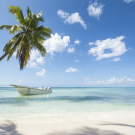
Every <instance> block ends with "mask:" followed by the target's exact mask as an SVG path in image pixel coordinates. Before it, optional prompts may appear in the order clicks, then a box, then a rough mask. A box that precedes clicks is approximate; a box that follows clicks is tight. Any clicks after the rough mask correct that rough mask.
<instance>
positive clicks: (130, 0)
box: [124, 0, 135, 3]
mask: <svg viewBox="0 0 135 135" xmlns="http://www.w3.org/2000/svg"><path fill="white" fill-rule="evenodd" d="M133 1H135V0H124V2H126V3H130V2H133Z"/></svg>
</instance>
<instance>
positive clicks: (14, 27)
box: [10, 25, 23, 34]
mask: <svg viewBox="0 0 135 135" xmlns="http://www.w3.org/2000/svg"><path fill="white" fill-rule="evenodd" d="M21 30H23V28H22V27H20V26H19V25H14V26H13V27H12V28H11V29H10V34H14V32H18V31H21Z"/></svg>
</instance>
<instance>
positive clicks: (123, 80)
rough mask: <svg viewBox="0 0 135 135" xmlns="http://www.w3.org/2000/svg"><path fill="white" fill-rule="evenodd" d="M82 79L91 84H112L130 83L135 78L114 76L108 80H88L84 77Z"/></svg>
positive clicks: (133, 81) (134, 80) (134, 81)
mask: <svg viewBox="0 0 135 135" xmlns="http://www.w3.org/2000/svg"><path fill="white" fill-rule="evenodd" d="M84 80H88V83H89V84H92V85H102V84H104V85H112V84H132V83H135V79H132V78H131V77H127V76H124V77H122V78H115V77H112V78H110V79H108V80H99V79H97V80H90V79H89V78H88V79H87V78H84Z"/></svg>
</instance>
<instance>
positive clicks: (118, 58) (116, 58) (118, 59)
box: [112, 57, 121, 61]
mask: <svg viewBox="0 0 135 135" xmlns="http://www.w3.org/2000/svg"><path fill="white" fill-rule="evenodd" d="M112 61H121V59H120V57H115V58H113V59H112Z"/></svg>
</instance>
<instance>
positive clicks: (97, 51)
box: [88, 36, 127, 60]
mask: <svg viewBox="0 0 135 135" xmlns="http://www.w3.org/2000/svg"><path fill="white" fill-rule="evenodd" d="M122 39H124V36H120V37H117V38H115V39H110V38H108V39H106V40H97V41H96V42H95V43H91V42H90V43H89V44H90V45H92V44H94V45H96V47H93V48H90V50H88V54H92V55H93V56H95V57H97V58H96V60H101V59H103V58H110V57H115V56H120V55H122V54H124V53H125V52H126V51H127V49H126V46H125V43H124V42H122V41H121V40H122ZM106 49H110V50H111V51H112V52H111V53H105V52H104V51H105V50H106Z"/></svg>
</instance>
